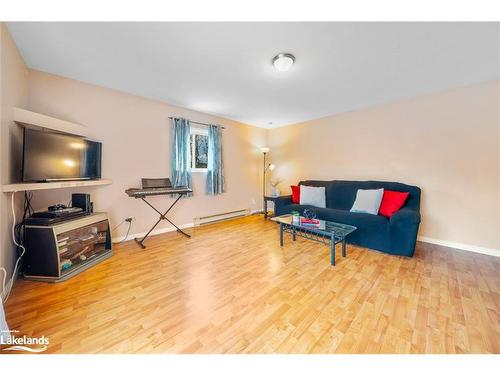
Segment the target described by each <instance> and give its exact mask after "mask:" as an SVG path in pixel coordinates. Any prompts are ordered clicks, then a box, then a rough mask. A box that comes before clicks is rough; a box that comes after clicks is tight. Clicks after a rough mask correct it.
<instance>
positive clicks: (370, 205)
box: [301, 189, 384, 215]
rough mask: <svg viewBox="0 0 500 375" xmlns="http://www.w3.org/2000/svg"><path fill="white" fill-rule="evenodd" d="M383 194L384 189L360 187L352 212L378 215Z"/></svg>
mask: <svg viewBox="0 0 500 375" xmlns="http://www.w3.org/2000/svg"><path fill="white" fill-rule="evenodd" d="M301 193H302V192H301ZM383 196H384V189H375V190H362V189H358V192H357V193H356V200H355V201H354V204H353V205H352V208H351V212H363V213H367V214H372V215H377V214H378V209H379V208H380V203H381V202H382V197H383Z"/></svg>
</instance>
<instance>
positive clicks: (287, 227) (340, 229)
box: [271, 215, 357, 266]
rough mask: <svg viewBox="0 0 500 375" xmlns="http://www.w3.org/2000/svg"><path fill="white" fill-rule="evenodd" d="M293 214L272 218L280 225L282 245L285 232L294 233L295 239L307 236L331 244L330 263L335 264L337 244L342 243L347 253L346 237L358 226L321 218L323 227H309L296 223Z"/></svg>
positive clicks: (343, 253)
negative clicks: (293, 220) (292, 217)
mask: <svg viewBox="0 0 500 375" xmlns="http://www.w3.org/2000/svg"><path fill="white" fill-rule="evenodd" d="M291 216H292V215H281V216H277V217H274V218H272V219H271V220H273V221H276V222H277V223H279V225H280V246H283V233H289V234H291V235H292V240H293V241H295V240H296V239H297V236H299V237H302V238H306V239H309V240H312V241H315V242H319V243H322V244H325V245H330V264H331V265H332V266H335V245H336V244H338V243H342V256H343V257H344V258H345V257H346V256H347V254H346V237H347V236H348V235H349V234H351V233H352V232H354V231H355V230H356V229H357V228H356V227H355V226H352V225H347V224H341V223H335V222H332V221H324V220H321V224H320V225H321V227H320V228H316V227H307V226H304V225H300V224H294V223H293V222H292V220H291Z"/></svg>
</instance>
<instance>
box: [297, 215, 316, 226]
mask: <svg viewBox="0 0 500 375" xmlns="http://www.w3.org/2000/svg"><path fill="white" fill-rule="evenodd" d="M300 225H302V226H304V227H313V228H318V227H319V220H318V219H306V218H305V217H301V218H300Z"/></svg>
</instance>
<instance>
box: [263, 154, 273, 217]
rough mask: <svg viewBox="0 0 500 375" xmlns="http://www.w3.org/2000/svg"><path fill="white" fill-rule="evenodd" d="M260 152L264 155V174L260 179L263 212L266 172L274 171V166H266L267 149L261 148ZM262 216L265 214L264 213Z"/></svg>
mask: <svg viewBox="0 0 500 375" xmlns="http://www.w3.org/2000/svg"><path fill="white" fill-rule="evenodd" d="M260 151H262V153H263V154H264V173H263V178H262V209H263V210H264V207H265V206H266V204H265V202H264V200H265V198H264V197H265V196H266V172H267V171H268V170H270V171H272V170H273V169H274V164H271V163H269V164H266V154H267V153H268V152H269V147H262V148H261V149H260ZM264 214H266V213H265V212H264Z"/></svg>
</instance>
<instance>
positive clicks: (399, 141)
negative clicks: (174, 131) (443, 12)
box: [268, 80, 500, 254]
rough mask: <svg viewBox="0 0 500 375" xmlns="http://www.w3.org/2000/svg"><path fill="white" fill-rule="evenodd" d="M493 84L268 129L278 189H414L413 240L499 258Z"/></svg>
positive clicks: (498, 127)
mask: <svg viewBox="0 0 500 375" xmlns="http://www.w3.org/2000/svg"><path fill="white" fill-rule="evenodd" d="M499 108H500V81H498V80H497V81H493V82H487V83H484V84H479V85H475V86H470V87H464V88H460V89H456V90H451V91H446V92H440V93H435V94H431V95H426V96H421V97H417V98H414V99H409V100H402V101H398V102H392V103H388V104H385V105H382V106H379V107H376V108H369V109H364V110H359V111H356V112H351V113H345V114H341V115H336V116H330V117H327V118H322V119H318V120H314V121H308V122H305V123H302V124H298V125H292V126H287V127H283V128H278V129H273V130H271V131H270V132H269V135H268V137H269V145H270V147H271V156H272V159H273V162H274V163H275V164H276V165H277V168H276V170H275V172H274V177H275V178H277V177H279V178H283V179H284V180H285V182H284V183H282V184H281V189H282V190H283V192H284V193H287V194H288V193H289V191H290V189H289V187H288V185H290V184H292V183H296V182H297V181H299V180H301V179H327V180H328V179H332V180H333V179H354V180H369V179H375V180H388V181H398V182H403V183H407V184H412V185H417V186H419V187H421V189H422V205H421V213H422V224H421V227H420V235H421V236H425V237H429V238H432V239H437V240H441V241H448V242H454V243H459V244H466V245H472V246H479V247H485V248H488V249H496V250H497V251H498V252H499V254H500V113H499V110H500V109H499Z"/></svg>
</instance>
